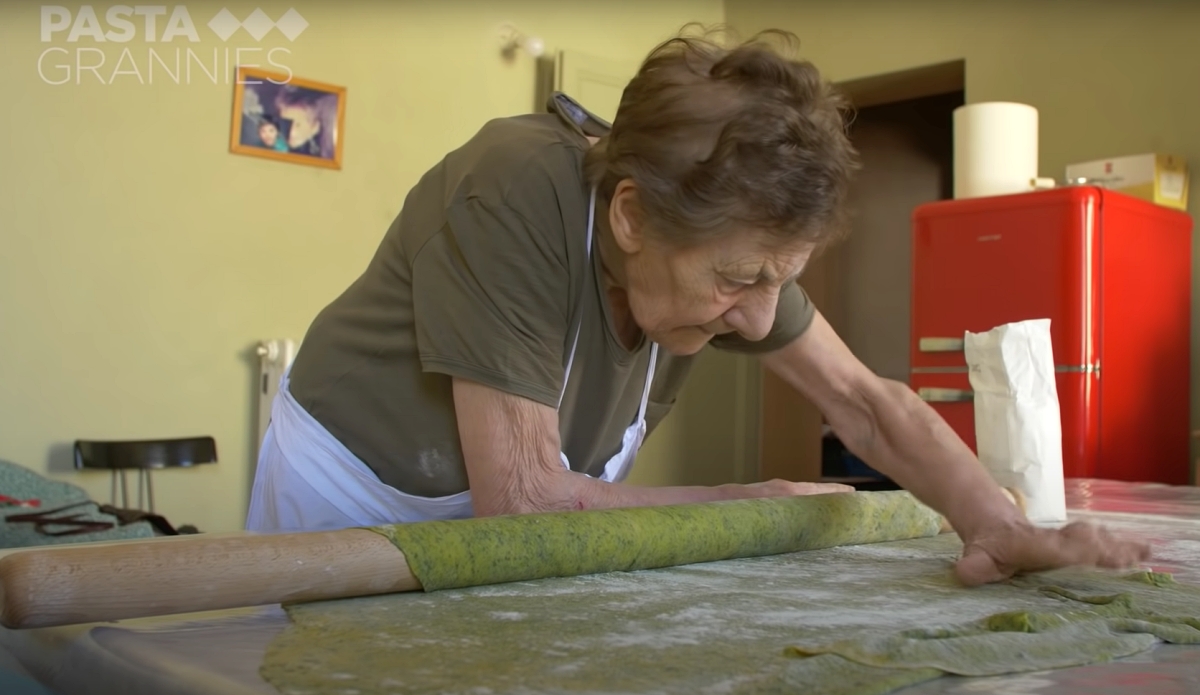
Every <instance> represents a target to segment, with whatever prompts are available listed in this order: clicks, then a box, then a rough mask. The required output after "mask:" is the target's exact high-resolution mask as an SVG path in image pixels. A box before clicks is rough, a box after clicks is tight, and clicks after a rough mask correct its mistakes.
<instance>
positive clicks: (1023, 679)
mask: <svg viewBox="0 0 1200 695" xmlns="http://www.w3.org/2000/svg"><path fill="white" fill-rule="evenodd" d="M1068 485H1069V491H1068V506H1069V508H1070V516H1071V518H1072V519H1083V520H1092V521H1097V522H1100V523H1103V524H1105V525H1107V526H1109V527H1110V528H1112V529H1114V530H1116V531H1119V532H1123V533H1130V534H1138V535H1142V536H1144V537H1147V538H1150V539H1153V541H1154V543H1155V546H1156V557H1155V559H1154V561H1153V562H1152V563H1151V566H1152V567H1153V568H1154V569H1156V570H1161V571H1167V572H1172V573H1174V574H1175V575H1176V576H1177V577H1178V578H1179V579H1180V580H1181V581H1186V582H1191V583H1196V584H1200V488H1190V487H1189V488H1184V487H1168V486H1159V485H1136V484H1129V483H1117V482H1106V481H1095V480H1080V481H1069V484H1068ZM892 547H893V546H891V544H878V545H876V546H859V547H854V548H843V549H836V550H835V551H814V552H820V553H830V554H829V555H827V556H822V561H821V562H820V563H815V564H819V565H821V567H820V568H813V571H814V572H816V571H821V572H830V571H833V570H836V569H837V563H838V562H842V563H844V565H845V566H846V567H855V566H858V567H861V566H864V564H863V563H866V562H880V563H882V564H884V565H887V566H889V567H891V568H892V570H893V571H897V572H904V571H911V570H909V569H906V568H911V566H912V563H919V562H929V561H938V562H944V560H945V558H944V553H943V557H941V558H940V559H937V560H931V559H930V558H928V557H922V556H921V555H920V554H919V553H915V552H912V551H905V552H906V553H908V555H904V556H900V555H898V554H897V553H898V551H893V550H892V549H891V548H892ZM801 555H803V554H801ZM910 556H911V562H910V559H909V558H910ZM839 558H840V559H839ZM831 559H832V560H831ZM885 560H886V562H885ZM772 561H773V560H771V559H764V558H757V559H750V560H744V561H730V562H729V563H712V566H694V567H696V568H697V571H706V572H715V573H716V574H722V573H725V574H731V575H732V574H736V573H737V572H738V571H739V567H752V566H753V567H757V568H758V569H757V570H755V571H759V572H762V571H765V570H764V568H765V567H767V565H765V564H764V563H769V562H772ZM736 563H746V564H744V565H738V564H736ZM855 563H858V564H857V565H856V564H855ZM643 576H644V577H645V578H646V581H649V583H648V584H646V586H650V587H653V586H654V584H653V581H651V580H653V578H654V577H655V576H656V575H654V574H653V573H645V574H644V575H643ZM789 576H790V575H789ZM815 576H816V575H814V577H815ZM552 581H558V580H552ZM596 581H600V582H616V581H623V580H622V579H621V575H613V576H612V578H611V579H598V580H596ZM797 581H800V580H797ZM821 587H822V588H823V589H828V590H831V591H853V590H854V589H852V588H847V586H826V585H825V584H822V585H821ZM859 590H861V585H860V588H859ZM832 602H833V603H837V599H836V598H834V599H832ZM839 605H840V604H839ZM943 609H944V607H941V606H939V608H938V610H943ZM287 624H288V619H287V617H286V615H285V614H284V612H283V611H282V609H281V608H280V607H278V606H268V607H262V608H253V609H239V610H230V611H219V612H211V613H205V614H197V615H189V616H171V617H165V618H154V619H140V620H130V621H123V622H120V623H113V624H106V625H84V626H71V627H62V628H48V629H39V630H27V631H12V630H0V646H2V647H3V648H4V649H5V650H7V652H8V653H9V654H10V655H11V656H12V658H14V659H16V660H17V661H19V662H20V663H21V664H22V665H23V667H24V668H25V669H26V670H27V671H28V672H29V673H30V674H31V675H33V676H34V677H36V678H37V679H38V680H39V681H41V682H43V683H45V684H46V685H47V686H48V687H51V688H53V689H54V690H56V691H57V692H58V693H60V694H61V695H76V694H78V695H92V694H93V693H96V694H98V693H116V692H119V693H123V694H127V695H143V694H145V695H175V694H178V695H200V694H201V693H204V694H206V695H251V694H258V693H276V692H277V691H276V690H275V689H274V688H273V687H272V686H271V685H269V684H268V683H266V682H264V681H263V679H262V678H261V677H260V676H259V675H258V667H259V665H260V663H261V660H262V655H263V653H264V651H265V649H266V646H267V644H268V643H269V642H270V641H271V640H272V639H273V638H274V637H275V636H276V635H278V634H279V633H280V631H281V630H283V629H284V628H285V627H286V626H287ZM901 692H902V694H903V695H929V694H933V693H943V694H949V693H963V694H965V693H976V694H978V693H984V694H991V695H1016V694H1017V693H1038V694H1042V693H1044V694H1045V695H1068V694H1069V695H1074V694H1075V693H1088V694H1096V695H1110V694H1113V695H1115V694H1118V693H1121V694H1129V695H1132V694H1134V693H1137V694H1138V695H1145V694H1147V693H1192V692H1200V649H1195V648H1185V647H1169V646H1161V647H1158V648H1156V649H1154V650H1153V651H1150V652H1147V653H1144V654H1141V655H1138V656H1136V657H1133V658H1129V659H1125V660H1122V661H1120V662H1116V663H1111V664H1103V665H1096V666H1088V667H1081V668H1074V669H1064V670H1058V671H1053V672H1048V673H1038V674H1026V675H1019V676H1011V677H1001V678H975V679H963V678H942V679H939V680H936V681H931V682H928V683H925V684H922V685H918V686H914V687H912V688H908V689H906V690H904V691H901ZM496 695H500V693H499V692H497V693H496Z"/></svg>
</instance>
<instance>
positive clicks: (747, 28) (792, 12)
mask: <svg viewBox="0 0 1200 695" xmlns="http://www.w3.org/2000/svg"><path fill="white" fill-rule="evenodd" d="M725 10H726V21H727V22H728V23H729V24H730V25H732V26H734V27H735V28H736V29H738V31H739V32H740V33H742V34H743V35H748V34H749V33H751V32H754V31H758V30H761V29H764V28H767V27H779V28H783V29H788V30H791V31H793V32H795V33H796V34H797V35H798V36H799V37H800V41H801V52H802V54H803V56H804V57H805V58H807V59H809V60H812V61H813V62H814V63H815V64H816V65H817V66H818V67H819V68H820V69H821V70H822V71H823V72H824V73H825V74H826V76H827V77H829V78H830V79H832V80H835V81H846V80H853V79H858V78H863V77H869V76H873V75H878V74H884V73H890V72H895V71H898V70H904V69H908V68H916V67H921V66H926V65H934V64H938V63H943V62H946V61H952V60H959V59H965V62H966V99H967V101H968V102H980V101H999V100H1004V101H1020V102H1025V103H1028V104H1032V105H1034V106H1036V107H1037V108H1038V109H1039V112H1040V137H1041V141H1040V165H1041V173H1042V175H1043V176H1054V177H1058V178H1061V177H1062V176H1064V174H1065V172H1064V168H1065V166H1066V165H1067V164H1068V163H1070V162H1081V161H1087V160H1090V159H1099V158H1104V157H1110V156H1117V155H1124V154H1137V153H1142V152H1154V151H1162V152H1172V153H1176V154H1178V155H1180V156H1183V157H1185V158H1186V159H1187V160H1189V162H1190V163H1191V168H1192V170H1193V178H1194V177H1195V171H1196V170H1197V169H1200V126H1198V121H1197V118H1198V115H1200V89H1197V84H1200V53H1197V52H1196V50H1195V41H1196V36H1197V27H1200V3H1195V2H1078V1H1066V2H1030V1H1029V0H1011V1H1009V2H991V3H984V2H950V1H947V0H904V1H903V2H882V1H880V0H873V1H867V2H835V1H833V0H811V1H809V2H779V1H773V0H727V2H726V6H725ZM1189 212H1190V213H1191V214H1192V215H1193V217H1195V216H1196V215H1197V213H1198V212H1200V195H1195V194H1194V193H1193V194H1192V195H1191V196H1190V209H1189ZM1196 252H1197V254H1196V256H1200V248H1197V249H1196ZM1196 256H1194V258H1195V257H1196ZM1194 277H1195V280H1196V284H1195V285H1194V289H1193V293H1192V294H1193V303H1194V307H1195V313H1194V314H1193V316H1197V315H1200V295H1198V293H1197V292H1196V291H1195V288H1196V287H1200V273H1196V274H1195V275H1194ZM1197 326H1200V321H1197V320H1195V318H1194V319H1193V321H1192V335H1193V338H1192V340H1193V344H1194V345H1197V346H1200V335H1198V333H1197ZM1192 374H1193V378H1192V384H1193V388H1192V393H1193V399H1192V400H1193V404H1195V403H1197V402H1200V398H1198V397H1197V396H1198V392H1200V389H1198V388H1197V385H1200V368H1198V366H1195V365H1194V366H1193V368H1192ZM1192 411H1193V422H1196V421H1198V420H1200V418H1198V416H1200V412H1198V409H1197V408H1196V406H1195V405H1193V408H1192Z"/></svg>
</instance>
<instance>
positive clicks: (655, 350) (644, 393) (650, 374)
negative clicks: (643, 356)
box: [637, 343, 658, 424]
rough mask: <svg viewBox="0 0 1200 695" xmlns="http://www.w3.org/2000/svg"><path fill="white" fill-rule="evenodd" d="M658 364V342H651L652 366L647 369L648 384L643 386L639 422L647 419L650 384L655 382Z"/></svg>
mask: <svg viewBox="0 0 1200 695" xmlns="http://www.w3.org/2000/svg"><path fill="white" fill-rule="evenodd" d="M657 364H658V343H651V344H650V366H649V367H648V368H647V369H646V385H645V386H644V387H642V403H641V405H639V406H638V417H637V421H638V423H639V424H640V423H642V422H644V421H645V420H646V404H647V403H648V402H649V401H650V385H651V384H653V383H654V367H655V365H657Z"/></svg>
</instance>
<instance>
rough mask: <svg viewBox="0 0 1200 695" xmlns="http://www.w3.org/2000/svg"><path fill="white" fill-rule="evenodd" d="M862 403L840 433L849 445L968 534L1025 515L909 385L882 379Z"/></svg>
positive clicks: (968, 536)
mask: <svg viewBox="0 0 1200 695" xmlns="http://www.w3.org/2000/svg"><path fill="white" fill-rule="evenodd" d="M862 403H863V407H862V408H859V409H856V410H858V411H859V415H858V417H853V416H852V417H850V418H849V420H850V422H849V423H848V424H843V426H842V429H843V430H846V431H845V432H844V433H843V432H838V434H839V436H842V437H843V441H844V443H845V444H846V446H847V448H849V449H850V450H851V451H852V452H854V453H855V455H857V456H859V457H861V458H862V459H864V460H866V461H868V462H870V464H871V465H872V466H873V467H875V468H877V469H878V470H879V471H880V472H882V473H884V474H885V475H887V476H888V477H890V478H892V479H893V480H895V481H896V482H897V483H898V484H900V485H901V486H902V487H904V488H905V489H906V490H908V491H910V492H911V493H913V495H915V496H916V497H917V498H918V499H920V500H922V501H923V502H924V503H926V504H928V505H929V506H930V507H932V508H934V509H936V510H937V511H939V512H941V513H942V514H944V515H945V516H946V518H947V519H948V520H949V521H950V523H951V524H952V525H953V526H954V528H955V529H956V530H957V531H958V532H959V534H960V535H962V536H964V538H970V537H973V536H974V535H975V534H976V533H977V531H978V530H979V529H981V528H983V527H985V526H988V525H995V524H996V523H997V522H1004V521H1007V520H1013V519H1016V518H1017V517H1019V512H1018V510H1017V509H1016V507H1015V506H1014V505H1013V504H1012V502H1011V501H1010V500H1009V499H1008V498H1007V497H1006V496H1005V495H1004V493H1003V492H1002V491H1001V489H1000V488H999V486H998V485H996V483H995V482H994V481H993V480H992V478H991V476H990V475H989V474H988V472H987V471H986V469H984V467H983V466H982V464H980V463H979V460H978V459H977V458H976V457H975V455H974V453H973V452H972V451H971V450H970V448H968V447H967V445H966V444H964V443H963V441H962V440H961V439H960V438H959V437H958V435H957V434H956V433H955V432H954V430H952V429H951V428H950V426H949V425H947V424H946V422H945V420H943V419H942V418H941V417H940V416H939V415H938V414H937V413H936V412H935V411H934V410H933V408H931V407H930V406H929V405H928V404H926V403H925V402H924V401H922V400H921V399H920V398H919V397H918V396H917V395H916V394H915V393H913V391H912V389H910V388H909V387H908V386H907V385H905V384H902V383H899V382H896V381H890V380H886V379H880V380H879V384H878V385H877V386H875V387H873V388H872V389H871V390H870V391H869V392H867V393H864V394H863V396H862ZM855 420H857V422H854V421H855ZM837 429H838V428H837V427H835V430H837Z"/></svg>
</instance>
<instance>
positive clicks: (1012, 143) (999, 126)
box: [954, 101, 1045, 198]
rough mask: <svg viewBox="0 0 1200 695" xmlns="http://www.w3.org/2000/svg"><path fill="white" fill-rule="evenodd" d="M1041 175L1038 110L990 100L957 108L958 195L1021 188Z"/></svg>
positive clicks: (1027, 188) (975, 195)
mask: <svg viewBox="0 0 1200 695" xmlns="http://www.w3.org/2000/svg"><path fill="white" fill-rule="evenodd" d="M1044 186H1045V182H1044V181H1039V180H1038V111H1037V109H1035V108H1034V107H1032V106H1030V105H1028V104H1018V103H1014V102H1007V101H989V102H980V103H978V104H966V105H964V106H960V107H958V108H957V109H955V110H954V197H955V198H978V197H981V196H991V195H1007V194H1010V193H1022V192H1025V191H1030V190H1033V189H1034V188H1040V187H1044Z"/></svg>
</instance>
